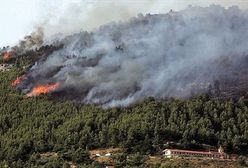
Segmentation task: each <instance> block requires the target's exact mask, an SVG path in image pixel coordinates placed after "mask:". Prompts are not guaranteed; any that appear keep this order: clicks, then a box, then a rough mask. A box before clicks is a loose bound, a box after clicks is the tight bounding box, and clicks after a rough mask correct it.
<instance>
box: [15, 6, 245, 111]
mask: <svg viewBox="0 0 248 168" xmlns="http://www.w3.org/2000/svg"><path fill="white" fill-rule="evenodd" d="M247 29H248V12H247V11H244V10H240V9H239V8H238V7H231V8H228V9H225V8H223V7H221V6H216V5H212V6H210V7H206V8H203V7H189V8H187V9H185V10H182V11H180V12H173V11H171V12H169V13H168V14H157V15H150V14H148V15H145V16H144V15H142V14H140V15H138V16H137V17H135V18H131V19H130V20H129V21H127V22H118V23H117V22H113V23H110V24H107V25H103V26H101V27H99V28H98V29H97V30H95V31H93V32H80V33H76V34H73V35H71V36H67V37H65V38H63V39H60V42H59V43H62V44H63V46H64V47H63V48H62V49H60V50H58V51H55V52H53V53H52V54H51V55H48V56H47V58H46V59H44V58H43V59H42V60H40V61H38V62H37V63H36V64H35V65H34V66H33V67H32V68H31V70H30V72H29V73H28V74H27V76H28V78H27V80H26V81H24V82H23V83H22V84H21V86H20V87H19V88H21V89H22V90H23V92H24V93H26V92H27V91H30V90H31V89H32V88H33V87H34V86H36V85H39V84H47V83H51V82H59V83H61V87H60V88H59V89H58V91H61V92H63V93H64V94H65V95H68V94H69V95H70V94H76V95H77V96H75V97H76V98H77V100H79V101H81V102H85V103H101V104H106V105H110V106H116V105H127V104H130V103H132V102H134V101H137V100H140V99H143V98H145V97H149V96H153V97H157V98H166V97H179V98H186V97H190V96H192V95H196V94H199V93H202V92H206V91H207V90H208V88H209V87H210V86H212V85H214V83H215V81H216V80H218V79H220V78H223V77H225V78H228V80H229V81H232V80H235V79H236V78H235V77H236V76H237V75H236V76H235V75H234V74H236V73H239V72H240V71H241V70H247V69H246V67H247V63H246V59H247V54H248V49H247V46H248V42H247V37H248V33H247Z"/></svg>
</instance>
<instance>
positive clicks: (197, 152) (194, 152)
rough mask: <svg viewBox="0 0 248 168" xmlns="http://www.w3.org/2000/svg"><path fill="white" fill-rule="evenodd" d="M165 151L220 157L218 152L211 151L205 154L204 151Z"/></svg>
mask: <svg viewBox="0 0 248 168" xmlns="http://www.w3.org/2000/svg"><path fill="white" fill-rule="evenodd" d="M166 150H170V151H171V152H181V153H190V154H204V155H209V154H212V155H220V153H219V152H213V151H209V152H205V151H191V150H180V149H165V150H164V151H166Z"/></svg>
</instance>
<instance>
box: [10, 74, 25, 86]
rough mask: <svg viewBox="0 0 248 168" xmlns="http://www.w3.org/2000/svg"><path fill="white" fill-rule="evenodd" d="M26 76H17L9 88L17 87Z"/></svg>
mask: <svg viewBox="0 0 248 168" xmlns="http://www.w3.org/2000/svg"><path fill="white" fill-rule="evenodd" d="M25 77H26V76H25V75H22V76H19V77H17V78H16V80H14V81H13V82H12V83H11V86H12V87H16V86H17V85H19V84H20V83H21V82H22V81H23V79H24V78H25Z"/></svg>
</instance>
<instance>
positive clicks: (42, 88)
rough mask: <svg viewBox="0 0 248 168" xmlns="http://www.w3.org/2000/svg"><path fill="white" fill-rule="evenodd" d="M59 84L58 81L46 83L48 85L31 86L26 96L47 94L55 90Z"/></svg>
mask: <svg viewBox="0 0 248 168" xmlns="http://www.w3.org/2000/svg"><path fill="white" fill-rule="evenodd" d="M59 86H60V83H54V84H48V85H39V86H36V87H34V88H33V90H32V91H31V92H30V93H28V94H27V95H26V96H27V97H33V96H39V95H41V94H48V93H50V92H52V91H54V90H56V89H57V88H58V87H59Z"/></svg>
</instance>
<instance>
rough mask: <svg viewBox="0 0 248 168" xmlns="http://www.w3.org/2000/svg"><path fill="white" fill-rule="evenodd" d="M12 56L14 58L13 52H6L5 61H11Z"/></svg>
mask: <svg viewBox="0 0 248 168" xmlns="http://www.w3.org/2000/svg"><path fill="white" fill-rule="evenodd" d="M11 58H12V52H10V51H7V52H5V53H4V55H3V60H4V61H9V60H10V59H11Z"/></svg>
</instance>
